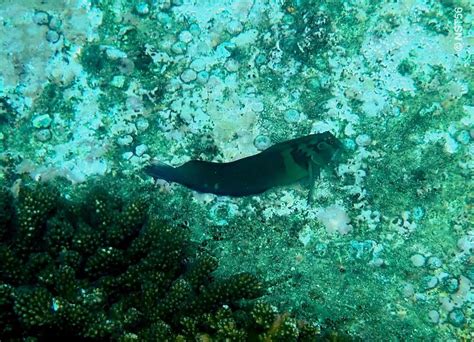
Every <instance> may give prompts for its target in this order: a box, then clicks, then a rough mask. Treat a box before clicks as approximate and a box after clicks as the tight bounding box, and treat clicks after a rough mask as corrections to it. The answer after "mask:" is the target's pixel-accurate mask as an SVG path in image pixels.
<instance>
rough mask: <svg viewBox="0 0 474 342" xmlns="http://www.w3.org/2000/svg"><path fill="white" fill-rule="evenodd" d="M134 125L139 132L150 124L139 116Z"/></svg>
mask: <svg viewBox="0 0 474 342" xmlns="http://www.w3.org/2000/svg"><path fill="white" fill-rule="evenodd" d="M136 126H137V129H138V130H139V131H140V132H144V131H146V129H147V128H148V127H149V126H150V124H149V123H148V120H147V119H145V118H139V119H138V120H137V122H136Z"/></svg>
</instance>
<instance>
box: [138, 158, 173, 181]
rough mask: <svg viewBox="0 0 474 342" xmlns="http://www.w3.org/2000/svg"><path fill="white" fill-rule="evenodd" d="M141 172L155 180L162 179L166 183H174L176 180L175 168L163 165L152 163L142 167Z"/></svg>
mask: <svg viewBox="0 0 474 342" xmlns="http://www.w3.org/2000/svg"><path fill="white" fill-rule="evenodd" d="M143 171H144V172H145V173H146V174H148V175H150V176H152V177H153V178H155V179H164V180H165V181H167V182H174V181H176V180H177V178H178V173H177V172H176V168H174V167H172V166H170V165H167V164H165V163H160V162H159V163H154V164H149V165H147V166H145V167H144V169H143Z"/></svg>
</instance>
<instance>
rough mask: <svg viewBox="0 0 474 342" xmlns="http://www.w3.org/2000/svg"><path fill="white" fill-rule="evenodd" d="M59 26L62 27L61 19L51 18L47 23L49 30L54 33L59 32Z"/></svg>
mask: <svg viewBox="0 0 474 342" xmlns="http://www.w3.org/2000/svg"><path fill="white" fill-rule="evenodd" d="M61 25H62V21H61V19H59V18H51V20H50V21H49V25H48V26H49V28H50V29H51V30H54V31H59V29H60V28H61Z"/></svg>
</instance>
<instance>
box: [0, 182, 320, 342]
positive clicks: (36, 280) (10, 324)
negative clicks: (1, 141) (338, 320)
mask: <svg viewBox="0 0 474 342" xmlns="http://www.w3.org/2000/svg"><path fill="white" fill-rule="evenodd" d="M73 197H74V196H73ZM149 202H150V201H149V199H148V198H147V197H146V196H142V195H139V196H128V197H126V198H124V197H123V196H119V195H118V191H115V190H114V188H113V187H100V186H99V187H95V186H94V187H91V188H89V190H88V191H86V192H85V194H82V195H78V196H76V198H75V199H73V200H69V199H65V198H64V197H63V196H61V195H60V193H59V192H58V191H57V190H56V189H55V188H53V187H50V186H46V185H36V186H34V187H23V188H22V189H21V191H20V196H19V197H18V199H17V200H14V201H13V200H12V197H11V196H10V195H9V193H8V192H7V191H2V192H1V193H0V205H1V207H2V211H1V214H0V262H1V265H2V267H1V269H0V339H2V340H3V339H6V340H9V339H18V340H20V339H25V338H29V337H33V338H39V339H40V340H41V339H44V338H52V337H64V336H75V337H77V338H81V339H84V338H87V339H91V340H110V339H112V340H119V341H130V340H140V341H156V340H162V341H164V340H176V339H179V340H196V339H199V338H200V339H201V340H202V339H205V338H207V339H208V340H218V341H220V340H229V341H245V340H249V339H250V340H268V341H270V340H272V341H283V340H284V341H291V340H294V341H296V340H305V339H306V337H308V338H309V336H312V337H315V336H318V334H319V331H318V330H311V329H307V328H305V327H303V326H302V325H298V324H297V321H296V320H295V319H294V318H292V317H290V316H288V315H286V314H285V315H280V314H279V313H278V312H277V311H276V309H274V308H273V307H270V306H268V305H266V304H264V303H258V304H256V305H255V306H253V304H252V303H251V302H249V301H248V300H249V299H253V298H257V297H259V296H261V295H262V294H263V293H264V286H263V284H262V282H261V281H260V280H258V279H257V278H256V277H255V276H254V275H252V274H250V273H240V274H235V275H230V276H227V277H222V278H214V276H213V274H212V272H213V271H214V270H215V269H216V268H217V260H216V259H215V258H214V257H212V256H210V255H208V254H206V253H204V252H202V251H201V252H199V253H198V252H197V251H195V250H194V248H192V245H191V244H190V243H189V241H188V231H187V230H186V229H185V228H183V227H180V226H175V225H173V224H171V223H169V222H164V221H163V220H161V219H160V218H159V217H157V216H156V215H151V214H150V210H149ZM305 336H306V337H305ZM319 336H321V335H319Z"/></svg>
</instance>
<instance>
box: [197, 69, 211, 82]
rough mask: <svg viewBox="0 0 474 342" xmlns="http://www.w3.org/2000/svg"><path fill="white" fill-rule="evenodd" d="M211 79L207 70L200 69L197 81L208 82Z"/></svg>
mask: <svg viewBox="0 0 474 342" xmlns="http://www.w3.org/2000/svg"><path fill="white" fill-rule="evenodd" d="M208 80H209V73H208V72H207V71H206V70H203V71H199V72H198V74H197V81H198V82H199V83H201V84H205V83H207V81H208Z"/></svg>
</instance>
